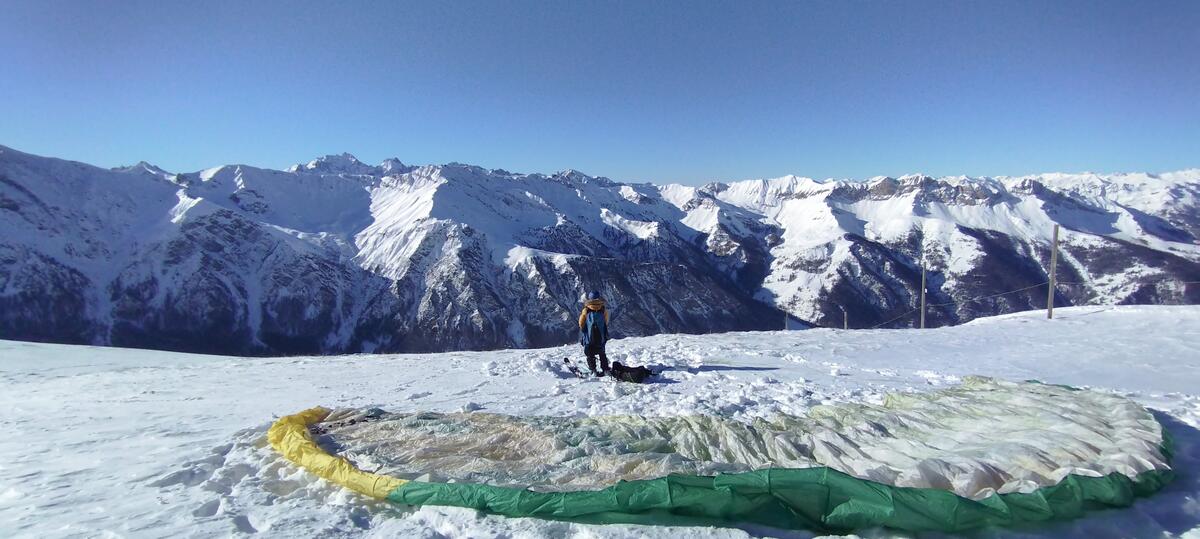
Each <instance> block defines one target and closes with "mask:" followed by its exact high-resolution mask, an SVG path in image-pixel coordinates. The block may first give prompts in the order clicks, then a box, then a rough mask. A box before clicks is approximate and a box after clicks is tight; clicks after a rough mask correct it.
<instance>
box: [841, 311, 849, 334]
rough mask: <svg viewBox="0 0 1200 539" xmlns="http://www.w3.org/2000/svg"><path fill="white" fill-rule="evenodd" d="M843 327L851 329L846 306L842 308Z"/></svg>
mask: <svg viewBox="0 0 1200 539" xmlns="http://www.w3.org/2000/svg"><path fill="white" fill-rule="evenodd" d="M842 329H850V315H848V314H846V309H845V307H843V308H842Z"/></svg>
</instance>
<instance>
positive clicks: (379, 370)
mask: <svg viewBox="0 0 1200 539" xmlns="http://www.w3.org/2000/svg"><path fill="white" fill-rule="evenodd" d="M1055 314H1056V317H1057V318H1056V319H1055V320H1053V321H1047V320H1045V319H1044V313H1042V312H1030V313H1019V314H1015V315H1006V316H1002V317H995V318H988V319H981V320H977V321H975V322H972V323H970V324H966V325H963V326H958V327H952V328H940V329H935V330H925V331H914V330H877V331H854V330H851V331H839V330H812V331H801V332H787V333H781V332H760V333H731V334H720V335H702V336H684V335H664V336H656V337H645V338H636V339H625V340H620V341H614V342H613V343H611V345H610V347H609V350H610V356H611V357H612V358H613V359H617V360H620V361H623V362H627V363H629V364H634V365H638V364H650V365H659V366H662V367H668V368H669V370H667V371H666V373H665V380H663V383H658V384H652V385H644V386H639V385H632V384H620V383H615V382H611V381H607V380H580V379H576V378H568V377H565V375H564V374H563V373H562V372H561V370H560V369H559V367H558V363H559V362H561V361H562V358H563V357H564V356H570V357H572V358H573V359H578V356H579V353H578V347H576V346H566V347H560V348H551V349H541V350H503V351H495V352H469V353H468V352H464V353H444V354H427V355H388V356H368V355H360V356H341V357H299V358H274V359H260V358H229V357H213V356H197V355H188V354H175V353H168V352H156V351H142V350H123V349H114V348H95V347H81V346H63V345H47V344H33V343H21V342H8V341H0V387H3V388H4V389H3V391H0V405H2V406H3V409H4V410H5V413H3V414H0V427H2V428H3V432H4V433H5V436H3V437H0V536H6V537H11V536H15V537H64V536H103V535H110V536H129V537H165V536H172V537H175V536H200V537H208V536H225V535H229V534H231V533H241V532H246V533H256V532H257V533H259V534H262V535H264V536H272V537H293V536H317V537H364V536H371V537H376V536H378V537H396V536H405V537H440V536H455V537H457V536H472V537H480V536H482V537H489V536H559V537H627V536H648V537H659V536H682V535H687V536H700V537H745V536H747V535H751V536H758V535H772V536H789V537H791V536H795V537H805V536H808V535H809V534H805V533H803V532H784V531H780V530H770V529H759V528H747V529H719V528H665V527H643V526H590V525H581V524H570V523H562V522H547V521H540V520H533V519H505V518H502V517H494V516H486V515H481V514H478V513H476V512H474V511H470V510H464V509H456V508H444V507H424V508H419V509H415V510H414V509H409V510H403V509H400V508H396V507H391V506H388V505H386V504H382V503H378V502H373V501H370V500H367V499H365V498H363V497H361V496H358V495H355V494H352V493H350V492H348V491H346V490H344V489H341V488H339V487H335V486H333V485H331V484H329V483H327V482H325V481H323V480H319V479H316V478H315V477H314V476H312V475H310V474H307V473H305V472H303V471H301V470H298V469H297V468H295V467H294V466H291V465H290V464H287V463H285V462H284V461H283V460H282V459H280V458H279V457H278V456H277V455H275V454H274V453H273V452H272V451H271V449H270V448H269V447H268V446H267V444H266V440H265V432H266V429H267V427H268V426H269V424H270V422H271V421H272V420H273V419H274V418H276V417H278V416H280V415H284V414H290V413H294V412H297V411H300V410H302V409H305V408H308V407H311V406H314V405H324V406H331V407H359V408H362V407H370V406H377V407H380V408H384V409H387V410H392V411H417V410H426V411H438V412H450V411H462V410H481V411H487V412H498V413H505V414H513V415H521V416H527V415H549V416H556V415H557V416H572V417H581V416H597V415H612V414H627V413H634V414H642V415H648V416H674V415H687V414H712V415H721V416H723V417H727V418H731V419H735V420H742V421H747V420H750V419H752V418H755V417H762V418H770V417H772V416H774V415H776V414H780V413H786V414H792V415H801V414H803V413H804V412H805V411H807V410H808V409H809V408H810V407H811V406H813V405H816V404H827V403H837V402H867V403H874V404H878V403H881V402H882V400H883V398H884V396H885V395H886V394H887V393H889V392H895V391H909V392H911V391H928V390H931V389H937V388H941V387H945V386H947V385H952V384H955V383H957V382H958V381H960V380H961V378H962V377H964V376H967V375H972V374H979V375H984V376H993V377H997V378H1001V379H1006V380H1027V379H1038V380H1042V381H1045V382H1052V383H1063V384H1070V385H1075V386H1086V387H1090V388H1094V389H1099V390H1102V391H1108V392H1112V393H1114V394H1117V395H1121V396H1125V397H1129V398H1132V399H1134V400H1136V401H1137V402H1139V403H1141V404H1143V405H1145V406H1147V407H1149V408H1151V409H1152V410H1154V411H1155V415H1156V418H1157V419H1158V420H1159V421H1160V422H1161V423H1162V424H1163V425H1164V426H1165V427H1166V428H1167V430H1168V431H1170V433H1171V435H1172V436H1173V437H1174V439H1175V442H1176V456H1175V459H1174V462H1173V468H1175V470H1176V471H1177V473H1178V476H1179V477H1178V478H1177V479H1176V481H1175V482H1174V483H1173V484H1171V485H1169V486H1168V487H1167V488H1166V489H1165V490H1164V491H1163V492H1161V493H1159V494H1158V495H1156V496H1154V497H1152V498H1148V499H1144V500H1140V501H1139V502H1138V503H1137V504H1136V505H1135V506H1134V507H1133V508H1130V509H1127V510H1112V511H1103V512H1098V513H1094V514H1091V515H1090V516H1088V517H1086V518H1084V519H1080V520H1076V521H1071V522H1066V523H1057V524H1051V525H1047V526H1042V527H1037V528H1035V529H1022V530H992V531H987V532H983V533H982V534H980V535H983V536H1006V537H1008V536H1038V537H1063V536H1074V537H1147V536H1164V535H1166V536H1189V535H1190V536H1200V477H1198V476H1197V473H1196V470H1197V466H1198V464H1200V431H1198V430H1197V428H1200V396H1197V390H1196V389H1195V388H1196V387H1200V384H1198V382H1200V352H1198V350H1200V308H1197V307H1099V308H1097V307H1079V308H1068V309H1060V310H1058V311H1056V313H1055ZM864 535H867V536H888V535H891V534H890V533H889V532H888V531H887V530H874V531H871V532H868V533H865V534H864Z"/></svg>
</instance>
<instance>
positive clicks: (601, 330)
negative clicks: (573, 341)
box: [579, 311, 608, 347]
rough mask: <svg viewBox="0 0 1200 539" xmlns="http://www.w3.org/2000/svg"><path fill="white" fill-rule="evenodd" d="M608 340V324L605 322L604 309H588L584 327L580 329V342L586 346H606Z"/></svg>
mask: <svg viewBox="0 0 1200 539" xmlns="http://www.w3.org/2000/svg"><path fill="white" fill-rule="evenodd" d="M607 341H608V325H607V324H605V323H604V311H588V313H587V318H586V319H585V320H584V323H583V328H582V329H581V330H580V331H579V344H582V345H583V346H584V347H592V346H604V343H605V342H607Z"/></svg>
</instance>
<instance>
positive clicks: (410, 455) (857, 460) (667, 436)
mask: <svg viewBox="0 0 1200 539" xmlns="http://www.w3.org/2000/svg"><path fill="white" fill-rule="evenodd" d="M315 429H316V431H317V432H318V433H319V434H320V436H319V437H318V439H317V441H318V443H320V444H321V445H322V446H323V447H325V448H326V449H327V450H328V451H330V452H331V453H340V454H341V455H342V456H344V457H346V458H348V459H349V460H350V461H351V462H353V463H354V464H355V465H356V466H357V467H358V468H359V469H363V470H374V471H375V473H377V474H382V475H388V476H392V477H397V478H401V479H408V480H418V481H427V482H436V483H447V482H451V483H455V482H458V483H461V482H467V483H482V484H487V485H494V486H501V487H517V488H525V487H528V488H530V489H532V490H535V491H543V492H558V491H575V490H599V489H603V488H606V487H609V486H612V485H615V484H617V483H618V482H621V481H636V480H646V479H656V478H661V477H666V476H668V475H672V474H685V475H705V476H708V475H716V474H719V473H739V472H749V471H754V470H761V469H765V468H793V469H795V468H814V467H819V466H826V467H829V468H832V469H834V470H837V471H840V472H844V473H846V474H849V475H852V476H854V477H857V478H860V479H867V480H871V481H874V482H877V483H883V484H887V485H892V486H897V487H917V488H933V489H939V490H946V491H951V492H953V493H955V494H957V495H958V496H961V497H965V498H971V499H975V500H979V499H983V498H987V497H989V496H992V495H993V494H996V493H1000V494H1006V493H1012V492H1020V493H1030V492H1034V491H1036V490H1037V489H1039V488H1042V487H1047V486H1052V485H1056V484H1058V483H1059V482H1061V481H1063V480H1064V478H1066V477H1067V476H1068V475H1072V474H1074V475H1081V476H1085V477H1103V476H1107V475H1109V474H1113V473H1117V474H1122V475H1124V476H1126V477H1128V478H1130V479H1136V478H1137V476H1138V475H1139V474H1142V473H1144V472H1149V471H1152V470H1160V471H1165V470H1169V469H1170V468H1169V465H1168V463H1167V458H1166V456H1165V455H1164V454H1163V450H1162V445H1163V431H1162V427H1161V426H1160V425H1159V423H1158V422H1157V421H1156V420H1155V419H1154V417H1153V416H1152V415H1151V414H1150V412H1148V411H1147V410H1146V409H1145V408H1143V407H1141V406H1140V405H1138V404H1136V403H1134V402H1132V401H1130V400H1128V399H1125V398H1123V397H1120V396H1117V395H1113V394H1109V393H1100V392H1095V391H1086V390H1076V389H1073V388H1067V387H1063V386H1053V385H1046V384H1040V383H1033V382H1025V383H1014V382H1005V381H999V380H993V379H989V378H982V377H968V378H966V379H965V380H964V381H963V383H962V384H961V385H958V386H956V387H952V388H948V389H944V390H941V391H936V392H931V393H924V394H919V393H898V394H893V395H890V396H888V397H887V398H886V399H885V401H884V403H883V404H882V405H871V404H837V405H829V406H817V407H814V408H812V409H811V410H810V412H809V413H808V414H807V415H806V416H795V415H789V414H779V415H777V416H776V417H774V418H771V419H756V420H754V421H752V422H743V421H738V420H735V419H732V418H726V417H722V416H720V415H690V416H673V417H644V416H633V415H626V416H599V417H581V418H570V417H547V416H533V417H519V416H512V415H504V414H492V413H428V412H415V413H389V412H385V411H383V410H380V409H377V408H373V409H369V410H355V409H341V410H337V411H334V412H333V413H332V414H330V415H329V417H327V418H326V419H325V420H324V422H322V423H319V424H318V425H317V426H316V427H315Z"/></svg>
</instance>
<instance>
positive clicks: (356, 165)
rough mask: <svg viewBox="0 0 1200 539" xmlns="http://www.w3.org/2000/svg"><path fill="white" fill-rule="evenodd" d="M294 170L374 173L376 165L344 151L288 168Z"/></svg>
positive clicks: (332, 172)
mask: <svg viewBox="0 0 1200 539" xmlns="http://www.w3.org/2000/svg"><path fill="white" fill-rule="evenodd" d="M288 170H289V171H292V172H299V171H300V170H312V171H316V172H327V173H331V174H372V173H374V172H375V171H376V170H375V167H372V166H370V165H368V164H366V163H363V162H362V161H359V160H358V158H357V157H354V156H353V155H351V154H350V153H347V152H343V153H342V154H341V155H332V154H331V155H326V156H324V157H318V158H316V159H313V160H312V161H309V162H308V164H307V165H304V166H300V165H295V166H293V167H291V168H290V169H288Z"/></svg>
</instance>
